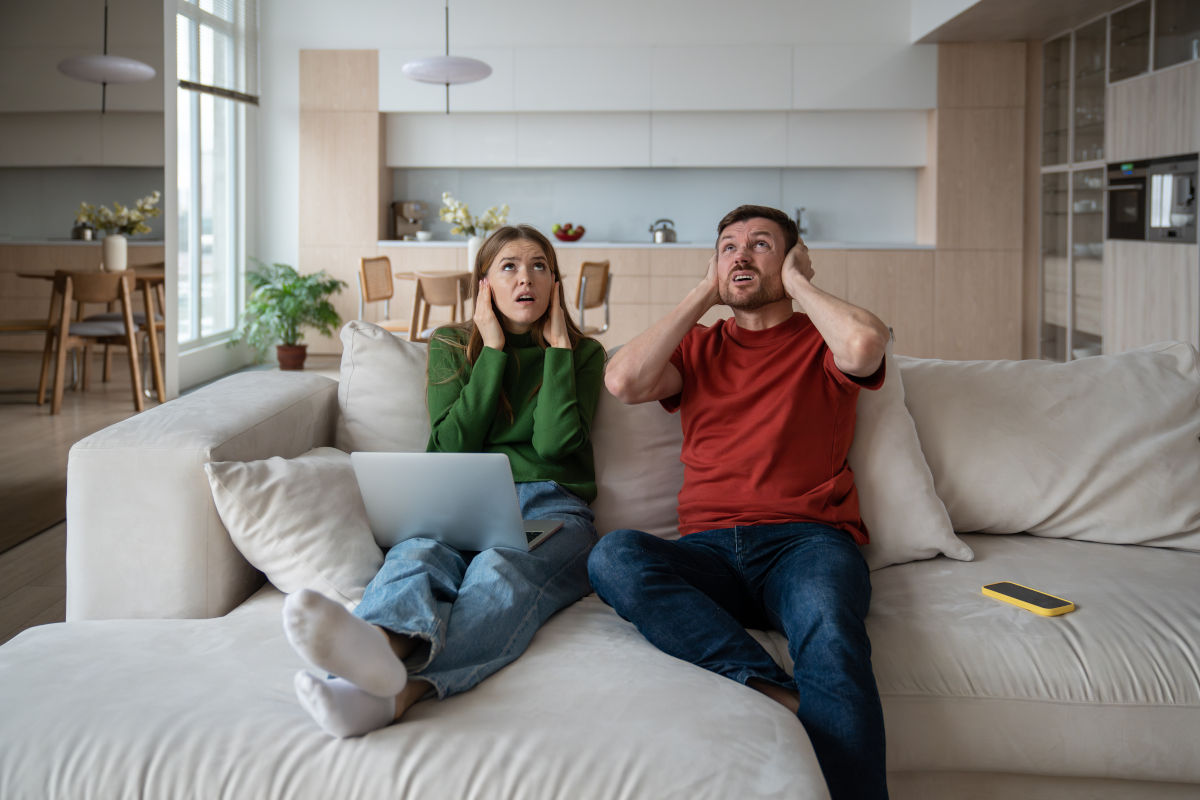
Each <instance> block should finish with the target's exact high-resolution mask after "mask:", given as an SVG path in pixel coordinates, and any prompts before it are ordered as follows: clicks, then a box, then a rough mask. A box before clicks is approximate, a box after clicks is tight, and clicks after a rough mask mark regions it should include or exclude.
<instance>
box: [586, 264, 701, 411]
mask: <svg viewBox="0 0 1200 800" xmlns="http://www.w3.org/2000/svg"><path fill="white" fill-rule="evenodd" d="M719 299H720V295H719V294H718V292H717V257H716V255H715V254H714V255H713V257H712V258H711V259H709V262H708V272H707V273H706V274H705V276H704V279H703V280H702V281H700V283H699V284H698V285H697V286H696V288H695V289H692V290H691V291H690V292H688V294H687V297H685V298H683V300H682V301H681V302H680V303H679V305H677V306H675V308H674V309H673V310H672V311H671V313H670V314H667V316H665V317H663V318H662V319H660V320H659V321H658V322H656V323H655V324H654V325H652V326H651V327H650V328H648V329H646V330H645V331H642V333H640V334H638V335H637V336H636V337H634V338H633V339H632V340H631V341H630V342H629V343H628V344H626V345H624V346H622V347H621V349H620V350H618V351H617V352H616V354H615V355H614V356H613V357H612V359H611V360H610V361H609V362H608V367H607V368H606V369H605V371H604V385H605V386H606V387H607V388H608V391H609V392H611V393H612V394H613V396H615V397H616V398H617V399H618V400H620V401H622V402H624V403H646V402H649V401H651V400H661V399H663V398H664V397H670V396H672V395H675V394H679V392H680V390H682V389H683V376H682V375H680V374H679V370H677V369H675V366H674V365H673V364H672V363H671V354H672V353H674V352H675V348H676V347H678V346H679V343H680V342H682V341H683V337H684V336H686V335H687V332H688V331H690V330H691V329H692V328H693V327H694V326H695V325H696V323H697V322H699V321H700V318H701V317H702V316H704V314H705V312H706V311H708V310H709V309H710V308H712V307H713V306H714V305H716V304H717V302H718V300H719Z"/></svg>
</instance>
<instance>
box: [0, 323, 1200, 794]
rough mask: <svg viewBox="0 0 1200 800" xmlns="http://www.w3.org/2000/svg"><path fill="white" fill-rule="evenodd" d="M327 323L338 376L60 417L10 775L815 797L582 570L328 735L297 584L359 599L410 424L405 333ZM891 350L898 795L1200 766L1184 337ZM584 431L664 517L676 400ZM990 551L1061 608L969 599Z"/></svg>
mask: <svg viewBox="0 0 1200 800" xmlns="http://www.w3.org/2000/svg"><path fill="white" fill-rule="evenodd" d="M343 341H344V343H345V345H346V349H345V355H344V357H343V370H342V380H341V381H340V382H336V383H335V382H334V381H331V380H328V379H326V378H322V377H319V376H314V375H305V374H281V373H274V372H251V373H245V374H240V375H237V376H234V377H231V378H228V379H226V380H223V381H220V382H218V383H216V384H214V385H212V386H209V387H207V388H205V389H202V390H200V391H197V392H195V393H193V394H190V395H187V396H185V397H182V398H180V399H178V400H175V401H172V402H170V403H167V404H165V405H163V406H161V407H158V408H154V409H151V410H149V411H147V412H145V413H143V414H139V415H137V416H135V417H132V418H130V419H127V420H125V421H123V422H121V423H118V424H116V425H114V426H112V427H110V428H107V429H105V430H103V431H100V432H99V433H97V434H95V435H93V436H91V437H89V438H87V439H85V440H84V441H82V442H80V443H79V444H77V445H76V446H75V448H74V449H73V450H72V452H71V457H70V465H69V470H68V519H67V526H68V528H67V530H68V545H67V546H68V563H67V569H68V590H67V592H68V594H67V600H68V611H67V616H68V621H67V622H66V623H62V624H56V625H47V626H43V627H39V628H34V629H32V630H29V631H26V632H24V633H23V634H21V635H20V636H18V637H16V638H15V639H14V640H12V641H11V642H9V643H8V644H6V645H4V646H3V647H2V648H0V797H3V798H5V799H6V800H17V799H18V798H43V797H61V798H73V799H74V798H89V797H91V798H120V797H148V798H173V797H204V798H214V797H223V798H224V797H227V798H250V797H253V798H332V797H360V798H375V797H411V798H520V799H521V800H525V799H526V798H681V799H682V798H689V799H690V798H758V797H763V798H767V797H775V798H810V797H812V798H818V797H825V796H826V791H825V787H824V783H823V781H822V780H821V777H820V771H819V769H818V767H817V763H816V760H815V758H814V756H813V753H812V749H811V747H810V745H809V743H808V740H807V738H806V736H805V734H804V731H803V728H802V727H801V726H800V724H799V723H798V722H797V721H796V720H795V718H793V717H792V716H790V715H789V714H788V713H787V712H786V711H785V710H784V709H783V708H782V707H780V706H778V705H776V704H774V703H773V702H771V701H770V700H767V699H766V698H765V697H763V696H761V695H759V694H757V693H755V692H753V691H750V690H748V689H745V688H744V687H742V686H740V685H738V684H736V683H734V682H732V681H729V680H726V679H724V678H721V677H718V676H716V675H713V674H710V673H707V672H705V671H703V670H700V669H698V668H695V667H693V666H691V665H689V664H686V663H683V662H679V661H677V660H674V659H672V658H670V657H668V656H666V655H664V654H662V653H660V652H658V651H657V650H656V649H655V648H653V647H652V646H650V645H649V644H647V643H646V642H645V641H644V640H643V639H642V638H641V636H640V635H638V633H637V632H636V631H635V630H634V629H633V628H632V627H631V626H630V625H629V624H627V623H626V622H624V621H623V620H621V619H620V618H619V617H617V616H616V615H615V614H614V613H613V612H612V611H611V609H609V608H608V607H606V606H605V605H604V604H602V603H601V602H600V601H599V600H597V599H596V597H595V596H594V595H592V596H589V597H587V598H585V599H583V600H582V601H580V602H579V603H577V604H575V605H573V606H571V607H570V608H568V609H566V610H564V611H563V612H561V613H560V614H558V615H557V616H555V617H554V618H553V619H552V620H551V621H550V622H549V623H548V624H547V625H546V626H545V627H544V628H543V629H542V630H541V631H540V632H539V633H538V635H537V637H536V638H535V639H534V642H533V644H532V646H531V647H530V648H529V650H528V651H527V652H526V653H525V654H524V655H523V656H522V657H521V658H520V659H518V660H517V661H516V662H515V663H514V664H512V665H510V666H509V667H507V668H505V669H504V670H502V671H501V672H500V673H498V674H497V675H495V676H493V677H492V678H490V679H489V680H487V681H485V682H484V683H483V684H482V685H481V686H479V687H478V688H477V689H475V690H473V691H471V692H468V693H466V694H464V695H460V696H457V697H454V698H450V699H448V700H446V701H441V702H438V701H430V702H426V703H422V704H419V705H418V706H416V707H415V708H414V709H413V710H412V711H411V712H410V713H409V715H408V716H407V717H406V719H405V721H404V722H402V723H400V724H398V725H394V726H392V727H389V728H386V729H384V730H381V731H378V732H376V733H373V734H370V735H368V736H366V737H362V738H358V739H349V740H335V739H332V738H330V737H328V736H326V735H325V734H323V733H322V732H321V731H320V730H319V729H318V728H317V727H316V726H315V725H314V724H313V723H312V722H311V721H310V720H309V718H308V717H307V715H306V714H305V712H304V711H303V710H302V709H301V708H300V707H299V705H298V704H297V703H296V701H295V698H294V696H293V693H292V676H293V674H294V672H295V671H296V670H298V669H301V668H303V665H302V663H301V662H300V660H299V659H298V657H297V656H295V655H294V654H293V652H292V651H291V649H290V648H289V646H288V645H287V642H286V641H285V639H284V637H283V633H282V630H281V628H280V624H279V612H280V607H281V604H282V600H283V596H284V595H283V591H292V590H294V589H295V588H298V586H301V585H311V586H314V588H319V589H320V590H322V591H324V592H326V593H327V594H330V595H331V596H335V597H337V598H338V599H340V600H342V601H343V602H346V603H347V604H348V605H349V604H352V603H353V602H354V600H355V599H356V596H357V594H360V593H361V587H362V584H363V583H365V579H367V578H369V577H370V572H371V570H372V569H373V568H374V567H373V565H375V564H377V563H378V561H377V560H378V559H379V557H380V555H379V552H378V549H377V548H375V547H374V545H373V543H371V542H370V540H369V531H367V532H366V533H364V532H363V519H362V517H361V515H362V513H363V512H362V510H361V499H359V498H357V497H356V496H355V495H354V491H353V483H352V479H349V480H350V482H349V483H347V481H348V479H347V469H348V467H347V466H346V461H347V457H346V456H345V451H346V450H349V449H414V448H421V447H423V445H424V436H425V435H426V433H427V430H428V429H427V422H426V421H425V419H424V414H425V411H424V406H423V401H422V396H423V384H422V380H423V373H422V368H423V353H422V351H421V350H420V349H419V348H414V346H412V345H408V344H407V343H403V342H399V341H397V340H393V339H392V338H391V337H390V336H388V335H387V334H384V333H383V332H381V331H380V330H379V329H377V328H373V327H372V326H369V325H366V324H365V323H350V325H348V326H347V328H346V329H345V330H344V331H343ZM888 368H889V373H888V378H887V382H886V383H885V386H884V389H883V390H882V391H881V392H878V393H863V395H862V397H861V399H860V404H859V414H860V426H859V430H858V434H857V436H856V441H855V447H854V450H853V451H852V453H851V464H852V466H854V467H855V470H856V474H857V475H858V478H859V484H860V492H861V494H862V496H863V513H864V517H865V518H866V520H867V522H868V525H869V526H870V527H871V529H872V535H873V543H872V545H870V546H869V547H868V548H867V557H868V561H869V563H870V564H871V566H872V567H873V568H874V570H875V571H874V572H873V574H872V583H873V587H874V588H873V591H874V595H873V600H872V605H871V614H870V617H869V618H868V625H869V630H870V635H871V640H872V643H873V647H874V655H873V659H874V668H875V674H876V676H877V679H878V683H879V689H880V694H881V696H882V700H883V708H884V714H885V719H886V725H887V738H888V770H889V784H890V788H891V793H892V796H893V797H896V798H943V797H944V798H1006V799H1007V798H1011V797H1021V798H1026V799H1028V798H1131V797H1137V798H1159V797H1162V798H1176V797H1179V798H1183V797H1196V796H1198V795H1200V577H1198V576H1200V553H1198V552H1197V550H1200V373H1198V372H1197V365H1196V354H1195V351H1193V350H1192V349H1191V348H1189V347H1188V346H1187V345H1179V344H1174V345H1161V346H1157V347H1153V348H1147V349H1145V350H1142V351H1138V352H1134V353H1128V354H1124V355H1121V356H1111V357H1099V358H1092V359H1085V360H1083V361H1079V362H1073V363H1071V364H1066V365H1049V364H1044V363H1041V362H941V361H929V360H916V359H903V358H899V357H897V358H893V357H891V356H890V355H889V364H888ZM593 440H594V443H595V450H596V459H597V469H598V481H599V485H600V493H601V494H600V497H599V499H598V500H597V502H596V504H595V509H596V512H597V523H598V527H599V528H600V530H601V532H602V533H603V532H604V531H605V530H609V529H612V528H616V527H625V526H635V527H641V528H643V529H648V530H652V531H653V532H656V533H659V534H661V535H672V529H673V526H674V501H675V493H676V491H677V490H678V487H679V482H680V479H681V471H680V467H679V464H678V450H679V442H680V433H679V424H678V421H677V419H676V418H675V417H672V416H670V415H667V414H666V413H664V412H662V411H661V409H659V408H658V407H657V406H656V405H650V406H637V407H627V406H622V405H621V404H619V403H617V402H616V401H615V400H613V399H612V398H610V397H605V398H603V399H602V402H601V407H600V410H599V412H598V414H597V418H596V420H595V425H594V432H593ZM331 446H334V447H337V448H338V449H331ZM314 448H323V449H317V450H315V451H313V449H314ZM310 451H313V452H310ZM306 454H307V455H306ZM206 465H211V466H209V467H208V469H207V470H206ZM214 490H215V495H214ZM214 497H215V501H214ZM955 530H958V531H973V533H969V534H962V535H958V534H955V532H954V531H955ZM251 562H253V564H254V565H256V566H257V567H258V568H257V569H256V566H252V563H251ZM260 570H261V571H260ZM264 572H265V573H266V575H267V576H268V577H269V578H270V580H269V581H265V580H264V577H263V573H264ZM364 576H365V578H364ZM997 580H1013V581H1017V582H1019V583H1024V584H1027V585H1031V586H1034V587H1038V588H1041V589H1044V590H1046V591H1050V592H1053V593H1055V594H1059V595H1062V596H1065V597H1067V598H1069V599H1071V600H1073V601H1074V602H1075V603H1076V604H1077V606H1078V609H1077V610H1076V611H1075V612H1073V613H1071V614H1068V615H1065V616H1062V617H1055V618H1043V617H1038V616H1035V615H1033V614H1030V613H1029V612H1026V611H1023V610H1020V609H1017V608H1014V607H1012V606H1009V605H1005V604H1001V603H999V602H996V601H995V600H992V599H989V598H987V597H984V596H983V595H982V594H981V592H980V587H981V586H982V585H983V584H985V583H989V582H992V581H997ZM281 590H282V591H281ZM756 635H757V636H758V637H759V638H760V641H762V642H763V643H764V644H765V645H766V646H767V647H768V649H770V650H771V652H772V653H773V654H775V655H776V657H777V658H778V659H779V660H780V661H781V663H784V664H785V665H787V656H786V649H785V647H784V646H783V642H782V640H781V638H780V637H779V636H778V635H777V634H775V633H757V634H756ZM787 666H790V665H787Z"/></svg>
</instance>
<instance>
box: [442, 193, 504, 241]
mask: <svg viewBox="0 0 1200 800" xmlns="http://www.w3.org/2000/svg"><path fill="white" fill-rule="evenodd" d="M438 217H440V218H441V220H442V221H443V222H452V223H454V227H453V228H451V229H450V232H451V233H455V234H462V235H464V236H487V235H488V232H489V231H492V230H495V229H496V228H499V227H500V226H501V225H503V224H504V223H505V222H507V221H508V203H505V204H504V205H501V206H492V207H491V208H489V209H488V210H487V211H485V212H483V213H482V214H481V215H479V216H478V217H472V216H471V211H470V209H468V208H467V204H466V203H460V202H459V201H457V200H455V199H454V198H453V197H452V196H451V194H450V193H449V192H442V208H441V210H439V211H438Z"/></svg>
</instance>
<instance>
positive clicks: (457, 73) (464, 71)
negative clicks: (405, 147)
mask: <svg viewBox="0 0 1200 800" xmlns="http://www.w3.org/2000/svg"><path fill="white" fill-rule="evenodd" d="M400 71H401V72H403V73H404V74H405V76H407V77H409V78H412V79H413V80H414V81H421V82H422V83H441V84H444V85H445V87H446V113H447V114H449V113H450V84H452V83H473V82H475V81H481V80H483V79H484V78H486V77H487V76H488V75H491V74H492V68H491V67H489V66H488V65H487V64H485V63H484V62H482V61H480V60H479V59H477V58H466V57H465V56H452V55H450V0H446V54H445V55H442V56H429V57H427V58H417V59H413V60H412V61H409V62H408V63H407V64H405V65H404V66H403V67H401V68H400Z"/></svg>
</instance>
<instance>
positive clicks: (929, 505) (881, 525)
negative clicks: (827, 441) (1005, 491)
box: [847, 343, 975, 569]
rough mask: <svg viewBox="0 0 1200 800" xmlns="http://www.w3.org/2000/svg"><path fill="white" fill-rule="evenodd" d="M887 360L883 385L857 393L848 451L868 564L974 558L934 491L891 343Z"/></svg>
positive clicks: (880, 565)
mask: <svg viewBox="0 0 1200 800" xmlns="http://www.w3.org/2000/svg"><path fill="white" fill-rule="evenodd" d="M886 361H887V369H886V372H885V376H884V381H883V386H881V387H880V388H879V389H878V390H876V391H873V392H871V391H866V390H863V391H860V392H859V393H858V407H857V422H856V423H855V427H854V443H853V444H852V445H851V446H850V453H849V455H848V456H847V461H848V462H849V463H850V469H852V470H854V483H855V485H856V486H857V487H858V502H859V510H860V512H861V513H862V518H863V522H865V523H866V524H867V530H868V532H869V533H870V536H871V542H870V544H867V545H865V546H864V547H863V556H864V557H865V558H866V559H867V566H869V567H870V568H871V569H879V568H880V567H886V566H888V565H889V564H905V563H907V562H909V561H917V560H920V559H924V558H933V557H934V556H936V555H939V554H941V553H944V554H946V555H947V556H949V557H950V558H956V559H958V560H960V561H970V560H972V559H973V558H974V557H975V555H974V553H972V552H971V548H970V547H968V546H967V544H966V543H965V542H963V541H962V540H961V539H959V538H958V537H957V536H955V535H954V528H953V526H951V524H950V517H949V515H948V514H947V513H946V507H945V506H944V505H943V504H942V501H941V500H940V499H939V498H938V496H937V492H936V491H934V485H933V475H932V474H931V473H930V471H929V465H928V464H926V463H925V456H924V455H923V454H922V452H921V443H920V442H919V441H918V440H917V429H916V427H915V426H914V425H913V420H912V417H911V416H909V413H908V409H907V408H905V406H904V382H903V380H902V379H901V375H900V369H899V367H898V366H897V365H896V360H895V358H894V357H893V356H892V345H891V343H889V344H888V348H887V355H886Z"/></svg>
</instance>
